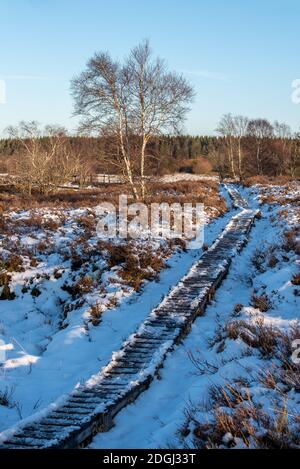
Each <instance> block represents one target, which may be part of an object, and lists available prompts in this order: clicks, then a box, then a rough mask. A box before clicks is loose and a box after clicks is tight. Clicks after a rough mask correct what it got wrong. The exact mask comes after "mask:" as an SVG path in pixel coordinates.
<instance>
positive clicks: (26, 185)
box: [6, 121, 82, 194]
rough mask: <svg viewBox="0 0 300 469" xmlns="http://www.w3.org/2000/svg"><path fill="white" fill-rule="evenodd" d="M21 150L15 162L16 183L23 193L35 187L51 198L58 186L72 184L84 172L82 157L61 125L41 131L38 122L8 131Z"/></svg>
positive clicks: (9, 128)
mask: <svg viewBox="0 0 300 469" xmlns="http://www.w3.org/2000/svg"><path fill="white" fill-rule="evenodd" d="M6 131H7V133H8V135H9V136H10V138H12V139H14V140H16V141H17V142H18V144H19V148H20V150H19V151H18V153H17V156H16V157H15V158H14V163H13V166H14V167H13V168H11V170H12V173H13V174H14V176H15V177H14V180H15V182H16V183H17V184H18V186H19V187H20V189H21V190H22V191H23V192H27V193H29V194H31V192H32V189H33V188H34V187H35V188H36V189H37V190H38V191H39V192H40V193H42V194H47V193H49V192H51V191H53V190H54V189H55V188H56V187H57V185H59V184H63V183H65V182H69V181H70V179H71V178H72V176H73V175H74V174H77V173H78V171H79V170H80V168H81V166H82V165H81V163H80V161H79V155H76V154H75V153H74V152H72V151H71V149H70V147H69V145H68V138H67V133H66V129H64V128H63V127H60V126H57V125H51V126H50V125H48V126H46V127H45V128H43V129H42V128H41V127H40V126H39V124H38V123H37V122H36V121H30V122H25V121H22V122H20V123H19V125H18V126H16V127H12V126H11V127H8V128H7V129H6Z"/></svg>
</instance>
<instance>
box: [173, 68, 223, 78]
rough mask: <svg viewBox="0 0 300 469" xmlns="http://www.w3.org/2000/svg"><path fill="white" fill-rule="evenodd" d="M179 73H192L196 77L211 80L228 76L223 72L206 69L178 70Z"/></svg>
mask: <svg viewBox="0 0 300 469" xmlns="http://www.w3.org/2000/svg"><path fill="white" fill-rule="evenodd" d="M180 72H181V73H186V74H188V75H194V76H196V77H203V78H209V79H211V80H220V81H226V80H228V76H227V75H225V74H223V73H215V72H209V71H208V70H180Z"/></svg>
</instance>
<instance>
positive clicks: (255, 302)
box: [251, 295, 272, 313]
mask: <svg viewBox="0 0 300 469" xmlns="http://www.w3.org/2000/svg"><path fill="white" fill-rule="evenodd" d="M251 301H252V306H253V307H254V308H257V309H259V310H260V311H261V312H262V313H266V312H267V311H269V309H271V308H272V303H271V300H270V299H269V297H268V295H261V296H256V295H252V300H251Z"/></svg>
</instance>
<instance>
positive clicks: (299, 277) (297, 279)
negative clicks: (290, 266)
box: [291, 273, 300, 286]
mask: <svg viewBox="0 0 300 469" xmlns="http://www.w3.org/2000/svg"><path fill="white" fill-rule="evenodd" d="M291 282H292V284H293V285H297V286H299V285H300V273H299V274H295V275H293V278H292V280H291Z"/></svg>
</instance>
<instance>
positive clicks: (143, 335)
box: [1, 189, 256, 449]
mask: <svg viewBox="0 0 300 469" xmlns="http://www.w3.org/2000/svg"><path fill="white" fill-rule="evenodd" d="M230 196H231V198H232V199H233V204H234V205H235V206H236V207H237V208H240V209H241V211H240V212H239V213H238V214H237V215H235V216H234V217H233V218H232V219H231V221H230V222H229V223H228V225H227V226H226V228H225V230H224V231H223V232H222V234H221V235H220V236H219V237H218V238H217V240H216V241H215V242H214V244H213V245H212V246H211V247H210V248H209V249H208V250H207V251H206V252H205V253H204V254H203V255H202V257H201V259H200V260H199V261H198V262H197V263H196V264H195V265H194V266H193V267H192V268H191V270H190V272H189V273H188V274H187V275H186V276H185V277H184V278H183V279H182V280H181V281H180V283H179V284H178V285H177V286H176V287H175V288H173V290H172V291H171V292H170V293H169V295H168V296H167V297H166V298H165V299H164V300H163V301H162V303H161V304H160V305H159V306H158V307H157V308H156V309H154V310H153V311H152V312H151V314H150V315H149V317H148V318H147V319H146V320H145V321H144V322H143V323H142V324H141V325H140V327H139V329H138V330H137V332H136V333H135V334H133V335H132V336H131V337H129V339H128V340H127V341H126V342H125V343H124V344H123V347H122V349H121V350H120V351H119V352H117V353H115V354H114V355H113V357H112V359H111V361H110V363H109V364H108V365H107V366H106V368H104V369H103V370H102V371H101V372H100V373H98V374H97V375H94V376H93V377H92V378H91V379H90V380H89V381H88V382H86V383H84V384H83V385H81V386H80V387H78V388H76V389H74V390H73V391H72V392H71V393H70V394H69V395H68V396H67V397H65V398H61V400H60V401H59V402H57V403H55V404H52V405H51V406H50V407H48V408H47V409H45V410H44V411H43V412H42V413H40V414H38V415H35V416H32V417H31V418H29V419H27V420H26V421H23V422H20V424H19V425H18V426H17V427H16V428H14V429H11V430H8V431H7V432H5V433H4V434H2V436H3V438H2V443H1V448H28V449H30V448H76V447H80V446H84V445H86V444H88V443H89V441H90V440H91V439H92V437H93V436H94V435H95V434H96V433H98V432H103V431H107V430H109V429H110V428H111V426H112V425H113V418H114V416H115V415H116V414H117V413H118V412H119V411H120V410H121V409H122V408H124V407H125V406H126V405H128V404H130V403H131V402H133V401H134V400H135V399H136V397H137V396H138V395H139V394H140V393H141V392H143V391H144V390H145V389H147V388H148V387H149V385H150V383H151V381H152V380H153V378H154V377H155V374H156V373H157V372H158V370H159V368H160V367H161V366H162V365H163V361H164V358H165V356H166V354H167V353H168V352H170V351H171V349H172V347H174V345H175V344H176V343H179V342H180V340H181V339H182V338H183V337H184V336H185V335H186V334H188V332H189V330H190V327H191V325H192V323H193V321H194V320H195V318H196V317H197V316H199V315H203V314H204V311H205V307H206V304H207V303H208V302H209V300H210V299H211V298H212V296H213V295H214V292H215V289H216V288H217V287H218V286H219V285H220V283H221V281H222V279H223V278H224V277H225V275H226V273H227V271H228V269H229V266H230V263H231V260H232V258H233V257H234V256H235V254H236V253H237V252H238V251H239V250H241V249H242V247H243V245H244V244H245V243H246V240H247V235H248V233H249V231H250V229H251V226H252V223H253V221H254V219H255V215H256V211H253V210H249V209H247V208H244V207H245V205H246V203H245V201H244V200H243V199H242V198H241V197H240V195H239V193H238V192H237V191H236V190H235V189H230Z"/></svg>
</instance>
